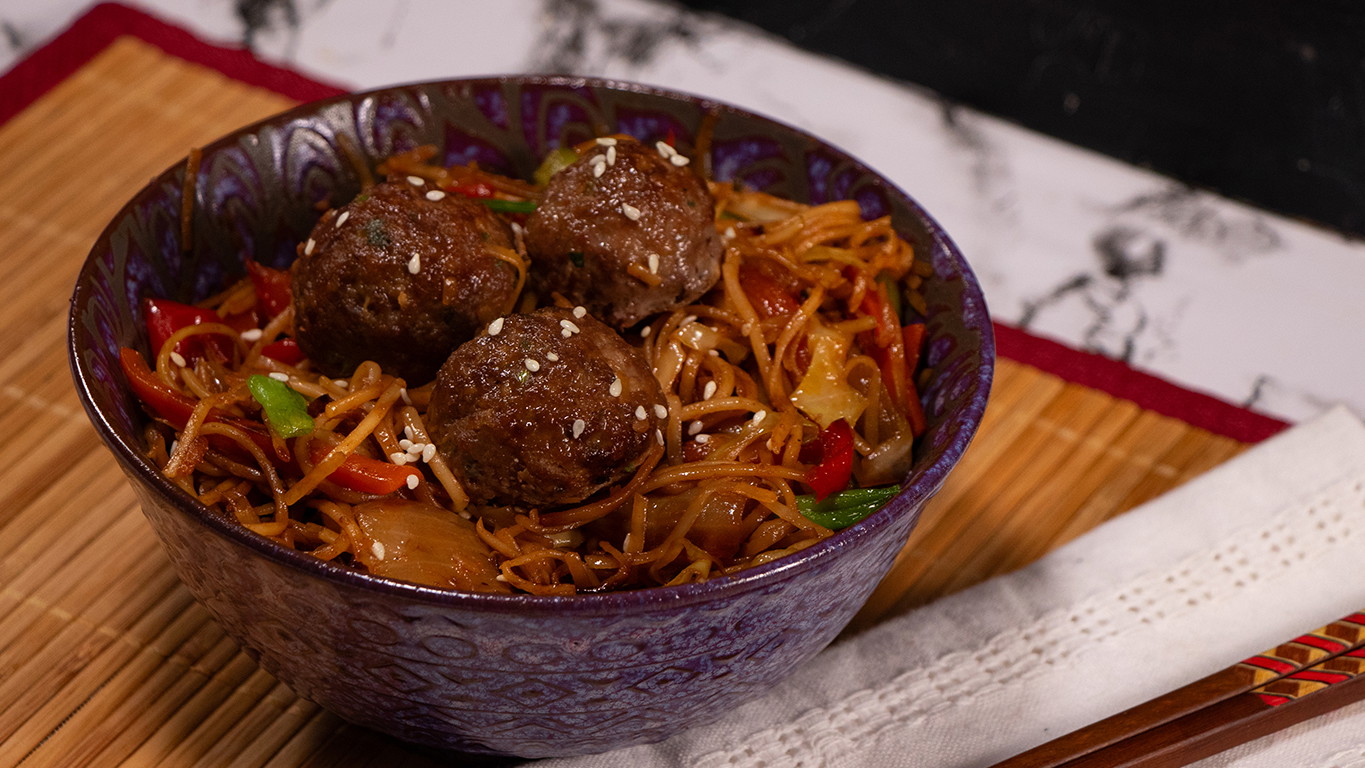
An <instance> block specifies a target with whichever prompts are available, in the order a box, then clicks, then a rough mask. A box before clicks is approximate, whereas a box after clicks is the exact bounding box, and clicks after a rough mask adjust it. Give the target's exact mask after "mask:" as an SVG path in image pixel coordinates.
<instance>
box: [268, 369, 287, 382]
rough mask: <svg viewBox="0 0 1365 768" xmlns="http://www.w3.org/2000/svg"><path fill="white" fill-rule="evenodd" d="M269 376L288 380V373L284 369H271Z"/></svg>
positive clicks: (279, 379) (278, 379) (277, 379)
mask: <svg viewBox="0 0 1365 768" xmlns="http://www.w3.org/2000/svg"><path fill="white" fill-rule="evenodd" d="M270 378H272V379H274V380H275V381H289V374H287V373H285V372H284V371H271V372H270Z"/></svg>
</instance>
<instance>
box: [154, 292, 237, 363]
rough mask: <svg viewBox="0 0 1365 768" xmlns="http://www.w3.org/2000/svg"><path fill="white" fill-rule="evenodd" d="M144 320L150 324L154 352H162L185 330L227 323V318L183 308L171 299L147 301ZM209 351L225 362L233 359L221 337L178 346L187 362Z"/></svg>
mask: <svg viewBox="0 0 1365 768" xmlns="http://www.w3.org/2000/svg"><path fill="white" fill-rule="evenodd" d="M142 319H143V322H145V323H146V324H147V334H148V336H149V337H150V338H149V340H150V341H151V344H152V350H153V351H154V352H155V351H157V350H160V349H161V347H162V345H164V344H165V343H166V340H167V339H169V338H170V337H171V334H173V333H175V332H176V331H178V330H180V329H181V328H185V327H187V326H191V325H201V324H203V323H221V322H223V318H221V317H219V316H218V313H217V312H215V311H213V310H212V309H205V308H203V307H195V306H191V305H189V304H181V303H180V302H178V301H171V300H169V299H143V300H142ZM205 349H208V350H212V351H213V352H214V354H217V355H218V356H219V357H221V358H222V359H224V360H226V359H228V358H229V357H230V356H231V352H230V351H229V349H230V348H229V347H228V343H227V341H226V340H224V339H223V338H222V337H221V336H219V335H213V336H207V337H205V336H199V337H195V338H190V339H185V340H184V341H181V342H180V343H178V344H176V345H175V351H176V352H177V353H178V354H180V355H181V356H182V357H184V358H185V359H186V360H189V359H192V358H196V357H199V356H200V355H202V354H204V350H205Z"/></svg>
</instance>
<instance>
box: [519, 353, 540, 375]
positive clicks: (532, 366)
mask: <svg viewBox="0 0 1365 768" xmlns="http://www.w3.org/2000/svg"><path fill="white" fill-rule="evenodd" d="M522 363H523V364H524V365H525V366H526V370H528V371H530V372H531V373H535V372H536V371H538V370H540V363H539V362H537V361H536V360H533V359H531V358H529V357H528V358H526V359H525V360H523V361H522Z"/></svg>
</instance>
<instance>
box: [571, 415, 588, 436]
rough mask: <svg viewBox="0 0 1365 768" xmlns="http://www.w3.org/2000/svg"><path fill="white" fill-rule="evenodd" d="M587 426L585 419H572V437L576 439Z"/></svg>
mask: <svg viewBox="0 0 1365 768" xmlns="http://www.w3.org/2000/svg"><path fill="white" fill-rule="evenodd" d="M587 428H588V422H586V421H584V420H582V419H574V420H573V436H574V439H578V436H579V435H581V434H583V430H585V429H587Z"/></svg>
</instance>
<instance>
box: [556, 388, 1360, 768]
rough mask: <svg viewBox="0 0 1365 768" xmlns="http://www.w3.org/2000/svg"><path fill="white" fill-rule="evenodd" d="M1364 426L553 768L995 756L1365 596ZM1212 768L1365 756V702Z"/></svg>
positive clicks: (1344, 761)
mask: <svg viewBox="0 0 1365 768" xmlns="http://www.w3.org/2000/svg"><path fill="white" fill-rule="evenodd" d="M1362 566H1365V425H1363V424H1362V423H1361V421H1360V420H1359V419H1358V418H1357V417H1355V416H1354V415H1353V414H1351V413H1349V412H1348V411H1346V410H1345V409H1341V408H1338V409H1334V410H1331V411H1329V412H1327V413H1326V414H1324V415H1322V416H1320V417H1318V418H1317V419H1315V420H1313V421H1311V422H1308V423H1305V424H1302V425H1299V426H1296V427H1294V428H1292V429H1290V430H1288V431H1286V432H1284V433H1282V434H1280V435H1278V436H1276V437H1274V438H1272V439H1270V440H1268V441H1266V442H1264V443H1262V444H1260V445H1257V446H1256V447H1254V448H1252V449H1251V450H1249V451H1247V452H1245V453H1243V454H1241V455H1240V456H1238V457H1237V458H1235V459H1233V460H1231V461H1229V462H1226V463H1225V464H1223V465H1221V466H1220V467H1218V468H1216V469H1214V470H1212V471H1210V472H1208V473H1207V474H1205V475H1203V476H1201V477H1199V478H1198V479H1196V480H1194V481H1192V482H1190V483H1187V484H1185V485H1184V486H1182V487H1180V488H1178V489H1176V490H1174V491H1172V492H1170V493H1168V494H1166V495H1165V496H1163V497H1161V498H1159V499H1156V500H1153V501H1151V502H1149V503H1147V504H1145V505H1143V506H1142V507H1140V508H1138V509H1136V510H1133V511H1132V512H1129V513H1128V514H1125V515H1123V516H1121V517H1119V518H1117V519H1115V520H1113V521H1110V522H1108V523H1106V524H1104V525H1103V526H1100V527H1099V528H1098V529H1096V530H1094V531H1092V532H1090V533H1089V534H1087V535H1085V536H1083V537H1081V538H1080V539H1077V540H1076V541H1074V542H1072V543H1070V544H1068V545H1067V546H1065V547H1063V548H1061V549H1059V550H1057V551H1055V552H1053V553H1052V554H1050V555H1048V556H1047V557H1045V558H1043V559H1042V560H1041V561H1039V562H1037V563H1035V564H1034V565H1032V566H1030V567H1028V568H1025V569H1023V570H1021V571H1017V572H1015V573H1012V574H1008V575H1006V576H1002V577H999V578H996V579H993V580H991V581H989V582H986V583H984V584H981V585H979V586H977V587H974V588H972V589H970V590H967V591H965V592H962V593H960V594H957V595H954V596H952V597H949V598H946V599H943V600H940V601H938V602H936V603H934V604H932V605H929V606H926V607H924V608H921V609H919V610H916V611H913V612H910V613H907V614H905V615H901V616H898V617H895V618H893V619H890V620H887V621H885V622H883V623H881V624H880V625H878V626H877V627H876V628H874V629H872V630H869V631H867V632H864V633H862V634H859V635H857V636H854V637H852V638H849V639H847V640H844V641H843V642H840V643H836V644H835V645H833V646H831V647H830V648H829V649H827V650H826V651H824V652H823V653H821V654H820V655H819V656H817V657H816V658H815V659H814V660H813V661H812V662H811V663H809V664H808V665H806V666H805V667H804V668H802V669H801V670H799V671H798V672H797V673H796V674H795V675H794V676H793V677H792V678H791V679H789V680H788V681H787V682H785V683H784V684H782V685H781V686H779V687H778V688H777V689H776V690H774V691H773V692H772V693H770V694H769V695H767V696H765V697H764V698H762V699H760V700H759V701H756V702H753V703H751V704H749V705H747V706H745V707H742V708H740V709H739V710H737V711H736V712H734V713H731V714H730V715H728V716H726V717H724V718H723V719H722V720H721V721H720V722H719V723H716V724H714V725H709V726H703V727H699V728H694V729H692V730H689V731H687V732H685V733H682V734H680V735H678V736H675V737H674V738H672V739H669V740H668V741H665V742H663V743H661V744H655V745H647V746H641V747H633V748H629V749H623V750H618V751H615V752H609V753H607V754H603V755H590V756H585V757H578V758H569V759H560V760H550V761H544V763H543V765H545V766H555V767H556V768H569V767H570V766H572V767H573V768H608V767H612V768H614V767H616V766H622V767H626V766H629V767H631V768H634V767H635V766H674V765H677V766H699V767H701V768H741V767H742V768H759V767H760V766H763V767H766V768H776V767H777V766H782V767H783V768H796V767H798V766H800V767H807V768H813V767H815V766H871V767H873V768H877V767H880V766H932V767H933V768H973V767H979V766H988V765H991V764H993V763H995V762H996V761H998V760H1001V759H1004V758H1005V757H1008V756H1010V755H1013V754H1015V753H1018V752H1021V751H1023V750H1025V749H1027V748H1029V747H1032V746H1034V745H1036V744H1039V743H1042V742H1044V741H1047V740H1049V739H1052V738H1055V737H1056V736H1059V735H1061V734H1063V733H1066V732H1068V731H1071V730H1074V729H1075V728H1078V727H1080V726H1083V725H1086V724H1087V723H1090V722H1093V721H1095V720H1098V719H1100V718H1103V717H1105V716H1107V715H1110V714H1113V713H1115V712H1118V711H1120V710H1123V709H1126V708H1127V707H1129V706H1132V705H1134V704H1138V703H1140V702H1143V701H1145V700H1147V699H1149V698H1151V697H1153V696H1156V695H1158V694H1160V693H1163V692H1165V691H1168V690H1171V689H1173V688H1176V687H1178V686H1180V685H1182V684H1184V683H1186V682H1189V681H1192V680H1195V679H1197V678H1199V677H1202V676H1204V675H1206V674H1208V673H1210V672H1213V671H1216V670H1218V669H1221V668H1223V667H1226V666H1228V665H1230V664H1233V663H1235V662H1237V661H1240V660H1241V659H1244V658H1247V657H1249V656H1252V655H1254V654H1256V653H1259V652H1260V651H1262V650H1265V649H1267V648H1270V647H1273V646H1275V645H1277V644H1279V643H1281V642H1283V641H1285V640H1288V639H1290V638H1292V637H1294V636H1296V635H1298V634H1301V633H1303V632H1305V631H1308V630H1311V629H1314V628H1316V627H1319V626H1321V625H1323V624H1326V623H1329V622H1331V621H1332V620H1334V619H1336V618H1339V617H1341V616H1344V615H1347V614H1349V613H1351V612H1353V611H1355V610H1359V609H1365V567H1362ZM1200 765H1201V768H1214V767H1215V766H1216V767H1217V768H1225V767H1228V766H1236V768H1262V767H1264V768H1285V767H1286V766H1301V767H1302V768H1365V706H1363V705H1356V706H1353V707H1348V708H1345V709H1342V710H1339V711H1338V712H1337V713H1335V714H1333V715H1331V716H1328V717H1324V718H1319V719H1316V720H1311V721H1309V722H1307V723H1304V724H1302V725H1299V726H1296V727H1294V728H1292V729H1289V730H1286V731H1283V732H1281V733H1280V734H1277V735H1274V736H1270V737H1266V738H1263V739H1260V740H1257V741H1255V742H1252V743H1250V744H1247V745H1245V746H1242V747H1239V748H1236V749H1234V750H1231V751H1229V752H1226V753H1223V754H1221V755H1218V756H1216V757H1212V758H1209V759H1208V760H1206V761H1203V762H1202V763H1200Z"/></svg>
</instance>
